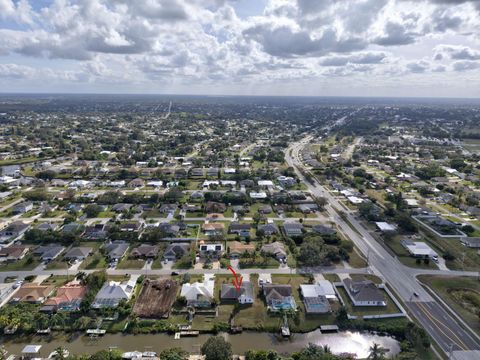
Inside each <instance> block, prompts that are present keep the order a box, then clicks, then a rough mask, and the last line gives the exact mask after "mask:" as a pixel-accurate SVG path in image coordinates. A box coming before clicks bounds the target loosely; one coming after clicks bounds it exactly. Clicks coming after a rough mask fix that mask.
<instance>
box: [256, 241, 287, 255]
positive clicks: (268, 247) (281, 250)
mask: <svg viewBox="0 0 480 360" xmlns="http://www.w3.org/2000/svg"><path fill="white" fill-rule="evenodd" d="M261 251H262V252H264V253H265V254H268V255H270V256H273V257H275V258H276V259H277V260H283V259H286V258H287V252H286V251H285V245H283V243H281V242H279V241H275V242H272V243H270V244H265V245H263V246H262V248H261Z"/></svg>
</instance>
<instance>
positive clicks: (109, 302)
mask: <svg viewBox="0 0 480 360" xmlns="http://www.w3.org/2000/svg"><path fill="white" fill-rule="evenodd" d="M134 290H135V281H133V280H129V281H126V282H123V283H120V282H116V281H108V282H106V283H105V284H104V285H103V286H102V288H101V289H100V291H99V292H98V293H97V296H95V300H94V301H93V303H92V308H94V309H100V308H106V307H117V306H118V304H119V303H120V301H122V300H127V301H128V300H129V299H130V298H131V297H132V294H133V292H134Z"/></svg>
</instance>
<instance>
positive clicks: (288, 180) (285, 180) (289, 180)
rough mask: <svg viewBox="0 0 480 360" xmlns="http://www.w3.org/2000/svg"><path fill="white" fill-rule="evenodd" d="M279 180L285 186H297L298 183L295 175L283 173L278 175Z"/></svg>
mask: <svg viewBox="0 0 480 360" xmlns="http://www.w3.org/2000/svg"><path fill="white" fill-rule="evenodd" d="M277 181H278V183H279V184H280V185H281V186H283V187H291V186H295V184H296V183H297V182H296V180H295V179H294V178H293V177H290V176H283V175H282V176H279V177H277Z"/></svg>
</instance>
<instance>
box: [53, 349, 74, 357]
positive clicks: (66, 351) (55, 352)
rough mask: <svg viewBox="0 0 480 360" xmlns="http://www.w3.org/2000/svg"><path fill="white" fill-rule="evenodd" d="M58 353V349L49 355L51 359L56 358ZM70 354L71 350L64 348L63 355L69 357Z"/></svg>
mask: <svg viewBox="0 0 480 360" xmlns="http://www.w3.org/2000/svg"><path fill="white" fill-rule="evenodd" d="M57 355H58V353H57V350H53V351H52V352H51V353H50V355H48V358H49V359H55V358H56V357H57ZM69 356H70V352H69V351H68V350H67V349H63V357H64V358H67V357H69Z"/></svg>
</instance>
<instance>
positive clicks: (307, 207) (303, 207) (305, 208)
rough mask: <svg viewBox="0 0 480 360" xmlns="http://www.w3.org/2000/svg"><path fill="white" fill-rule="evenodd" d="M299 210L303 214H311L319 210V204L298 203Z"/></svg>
mask: <svg viewBox="0 0 480 360" xmlns="http://www.w3.org/2000/svg"><path fill="white" fill-rule="evenodd" d="M297 209H298V211H300V212H301V213H302V214H311V213H314V212H315V211H317V210H318V205H317V204H300V205H297Z"/></svg>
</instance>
